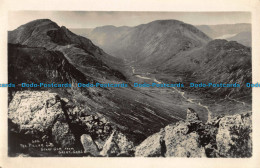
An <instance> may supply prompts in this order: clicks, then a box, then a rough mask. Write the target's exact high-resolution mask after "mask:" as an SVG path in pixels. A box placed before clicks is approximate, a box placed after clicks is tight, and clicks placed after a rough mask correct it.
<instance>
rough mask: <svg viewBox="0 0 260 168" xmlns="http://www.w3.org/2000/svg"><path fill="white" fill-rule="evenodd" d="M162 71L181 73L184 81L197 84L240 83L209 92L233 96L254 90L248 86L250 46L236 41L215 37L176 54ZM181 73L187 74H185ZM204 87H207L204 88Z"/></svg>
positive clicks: (250, 78) (163, 66)
mask: <svg viewBox="0 0 260 168" xmlns="http://www.w3.org/2000/svg"><path fill="white" fill-rule="evenodd" d="M158 72H159V73H164V74H168V75H170V76H171V75H174V74H175V76H176V73H179V74H180V75H179V76H182V81H183V82H186V83H189V82H195V83H196V82H197V83H201V82H204V83H238V84H241V85H243V86H241V87H239V88H235V89H230V88H221V89H219V88H212V89H206V90H207V93H212V94H214V95H219V96H221V95H229V96H231V97H243V96H250V95H251V89H250V88H247V87H245V84H246V83H251V82H252V62H251V49H250V48H248V47H245V46H243V45H241V44H239V43H237V42H235V41H230V42H229V41H227V40H212V41H210V42H209V43H208V44H207V45H205V46H203V47H201V48H197V49H195V50H192V51H189V52H184V53H180V54H177V55H176V56H175V57H173V58H172V59H170V60H168V62H167V63H166V64H164V65H162V66H161V67H160V68H159V70H158ZM182 74H186V75H185V76H183V75H182ZM204 89H205V88H204Z"/></svg>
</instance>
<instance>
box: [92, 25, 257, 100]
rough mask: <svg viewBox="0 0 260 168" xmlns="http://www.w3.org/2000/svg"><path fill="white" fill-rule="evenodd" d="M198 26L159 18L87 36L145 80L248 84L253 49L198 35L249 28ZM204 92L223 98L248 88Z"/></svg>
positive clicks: (247, 91)
mask: <svg viewBox="0 0 260 168" xmlns="http://www.w3.org/2000/svg"><path fill="white" fill-rule="evenodd" d="M197 28H198V29H197ZM197 28H196V27H194V26H192V25H188V24H185V23H183V22H180V21H177V20H158V21H153V22H151V23H148V24H143V25H139V26H136V27H114V26H104V27H98V28H95V29H94V30H93V31H92V32H90V34H89V38H90V39H92V40H93V41H95V42H96V44H98V45H100V46H102V47H103V48H104V49H105V50H106V51H108V52H110V53H111V54H113V55H115V56H117V57H120V58H124V59H125V60H126V62H128V64H129V66H132V67H133V68H134V74H143V76H144V75H147V74H148V77H151V76H155V77H156V78H157V79H158V80H159V79H160V80H162V81H164V82H166V83H167V82H176V81H178V82H184V83H189V82H198V83H201V82H205V83H208V82H210V83H239V84H240V85H245V83H246V82H251V78H252V76H251V71H252V68H251V65H252V64H251V50H250V49H249V48H248V47H245V46H243V45H240V44H238V43H236V42H232V41H230V42H227V41H226V40H211V39H210V37H208V36H207V35H205V34H204V33H203V32H202V31H204V32H205V33H206V34H207V31H206V30H208V29H209V31H208V32H210V31H213V30H214V32H215V34H214V33H213V34H214V36H213V35H211V37H213V38H214V37H216V36H219V35H223V34H225V33H231V32H232V33H239V32H241V31H244V30H250V29H251V25H250V24H236V25H216V26H197ZM199 29H200V30H202V31H200V30H199ZM208 34H209V33H208ZM166 76H167V77H166ZM188 89H189V88H188ZM206 90H207V91H208V92H209V93H212V94H213V95H216V96H222V98H225V97H226V96H231V97H232V96H234V95H236V96H237V97H241V96H245V95H251V89H248V88H246V87H240V88H235V89H232V90H231V89H227V88H222V89H221V90H219V88H210V89H206ZM205 93H206V92H205Z"/></svg>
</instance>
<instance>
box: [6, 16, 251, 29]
mask: <svg viewBox="0 0 260 168" xmlns="http://www.w3.org/2000/svg"><path fill="white" fill-rule="evenodd" d="M8 17H9V18H8V21H9V23H8V29H9V30H13V29H15V28H17V27H18V26H20V25H22V24H25V23H27V22H29V21H32V20H35V19H43V18H48V19H51V20H52V21H54V22H56V23H57V24H58V25H59V26H62V25H63V26H66V27H67V28H94V27H97V26H104V25H114V26H136V25H139V24H143V23H148V22H151V21H153V20H162V19H177V20H181V21H183V22H185V23H189V24H193V25H202V24H208V25H215V24H234V23H251V15H250V13H248V12H85V11H77V12H76V11H15V12H9V15H8Z"/></svg>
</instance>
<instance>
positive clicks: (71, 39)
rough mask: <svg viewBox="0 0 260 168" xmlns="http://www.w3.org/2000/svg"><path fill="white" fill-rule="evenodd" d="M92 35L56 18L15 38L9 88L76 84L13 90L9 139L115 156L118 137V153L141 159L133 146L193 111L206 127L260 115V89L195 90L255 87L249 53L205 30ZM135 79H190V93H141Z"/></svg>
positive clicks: (170, 27) (168, 23)
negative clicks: (256, 107)
mask: <svg viewBox="0 0 260 168" xmlns="http://www.w3.org/2000/svg"><path fill="white" fill-rule="evenodd" d="M82 31H83V30H80V31H79V32H81V33H82ZM83 32H84V31H83ZM86 36H89V39H88V38H85V37H82V36H79V35H77V34H74V33H73V32H71V31H70V30H69V29H67V28H66V27H65V26H61V27H60V26H58V25H57V24H56V23H55V22H53V21H51V20H49V19H40V20H35V21H32V22H29V23H27V24H25V25H22V26H20V27H18V28H17V29H15V30H13V31H10V32H9V34H8V82H10V83H16V84H20V83H32V82H33V83H52V82H53V83H71V84H72V85H73V86H74V87H71V88H40V89H33V88H28V89H25V88H22V87H20V86H19V85H18V86H19V87H17V88H9V109H10V110H9V125H10V127H9V133H10V135H14V137H20V136H21V135H26V137H27V138H28V139H26V138H25V139H22V140H21V141H19V143H22V144H26V143H28V141H31V140H32V139H35V138H36V139H37V140H39V141H40V142H45V141H44V140H43V139H44V138H43V137H45V139H47V140H46V143H47V144H48V145H49V143H52V144H54V146H55V147H66V146H70V147H75V148H76V149H77V150H83V149H84V150H85V151H89V150H91V151H92V152H90V153H91V154H93V155H94V156H99V155H100V154H102V155H109V156H110V155H111V156H114V154H108V152H109V151H106V152H104V151H103V150H104V149H106V148H109V149H110V148H112V147H111V146H110V147H106V146H105V144H107V143H108V141H112V140H113V143H115V144H116V145H115V146H117V148H119V149H118V151H117V152H116V154H115V155H117V156H118V155H120V154H122V153H123V152H126V151H127V154H126V155H127V156H132V155H133V152H134V151H133V150H134V148H133V146H136V145H139V144H140V143H141V142H143V141H144V140H145V139H146V138H147V137H149V136H150V135H152V134H154V133H156V132H159V131H160V130H161V129H162V128H164V127H166V126H167V125H169V124H172V123H178V122H181V121H185V119H186V116H187V109H193V110H195V111H196V115H198V117H199V118H200V121H201V122H203V123H208V122H211V120H213V118H216V117H218V116H225V115H235V114H241V115H244V114H245V113H250V112H251V111H252V103H251V101H252V98H251V96H252V91H251V89H250V88H245V87H240V88H190V87H189V86H188V83H189V82H194V83H200V82H212V83H240V84H243V83H246V82H250V81H251V80H252V67H251V48H249V47H246V46H243V45H241V44H239V43H237V42H234V41H227V40H212V39H211V38H210V37H208V36H207V35H206V34H205V33H203V32H202V31H200V30H199V29H197V28H196V27H195V26H193V25H190V24H186V23H184V22H181V21H177V20H157V21H153V22H150V23H147V24H142V25H138V26H136V27H115V26H104V27H100V28H95V29H91V30H88V32H86ZM92 41H93V42H92ZM77 83H86V84H87V83H113V84H122V83H127V84H128V85H129V86H128V87H126V88H120V87H119V88H101V87H93V88H91V87H76V86H77ZM134 83H140V84H142V83H149V84H152V83H157V84H162V83H183V84H184V86H185V87H183V88H175V87H173V88H157V87H152V88H147V87H134V86H133V84H134ZM57 97H58V98H57ZM41 99H43V100H44V102H41V101H40V100H41ZM27 102H28V103H27ZM30 102H34V103H31V104H30ZM46 102H48V103H46ZM49 102H51V103H49ZM49 104H52V106H49ZM43 109H45V111H46V112H48V113H44V111H43ZM17 114H19V115H17ZM20 114H23V115H20ZM47 114H52V115H51V116H48V115H47ZM41 115H43V117H41ZM33 116H34V117H35V118H37V120H36V119H34V117H33ZM89 118H91V119H89ZM63 131H65V132H66V133H64V134H63V133H62V132H63ZM121 134H122V135H121ZM46 136H47V137H48V138H46ZM59 136H60V138H59ZM89 139H90V140H89ZM92 141H93V142H92ZM13 143H14V144H13ZM92 143H93V145H88V146H87V147H86V145H84V144H92ZM110 143H112V142H110ZM10 144H13V145H14V146H19V144H16V142H10ZM120 144H121V145H122V144H123V146H120ZM124 144H127V145H129V146H130V147H129V149H127V150H126V146H124ZM110 145H111V144H110ZM95 146H97V147H95ZM100 146H101V147H100ZM112 146H113V145H112ZM10 148H11V147H10ZM17 148H18V149H19V147H17ZM17 148H12V150H11V152H10V153H11V155H16V152H17V153H18V154H19V150H17ZM86 148H88V149H86ZM90 148H91V149H90ZM96 148H97V149H96ZM27 152H28V151H27ZM25 153H26V152H25ZM29 153H30V152H29ZM32 153H33V154H30V155H33V156H34V155H35V154H36V155H37V152H32ZM119 153H120V154H119ZM43 155H44V154H43ZM83 155H84V154H83ZM86 155H88V154H86ZM84 156H85V155H84Z"/></svg>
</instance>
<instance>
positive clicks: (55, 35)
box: [8, 19, 124, 79]
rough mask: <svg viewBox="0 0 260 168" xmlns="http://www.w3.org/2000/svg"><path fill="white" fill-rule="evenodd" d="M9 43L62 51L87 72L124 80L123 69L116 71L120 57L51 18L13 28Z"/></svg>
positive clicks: (9, 34) (77, 66) (97, 75)
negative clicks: (59, 24)
mask: <svg viewBox="0 0 260 168" xmlns="http://www.w3.org/2000/svg"><path fill="white" fill-rule="evenodd" d="M8 42H9V43H12V44H21V45H26V46H28V47H41V48H46V49H47V50H54V51H60V52H62V53H63V54H64V56H65V57H66V58H67V59H68V60H69V62H70V63H72V64H73V65H74V66H75V67H76V68H78V69H80V70H81V71H82V72H84V73H85V74H88V75H92V76H95V77H100V78H103V77H107V78H109V77H110V78H112V79H115V78H114V77H117V78H119V79H124V76H123V75H122V74H121V73H120V72H118V71H116V70H114V68H117V65H118V66H119V65H120V63H121V61H120V59H116V58H115V57H112V56H110V55H108V54H106V53H105V52H104V51H103V50H102V49H100V48H99V47H97V46H95V45H94V44H93V43H92V42H91V41H90V40H88V39H86V38H84V37H81V36H77V35H75V34H73V33H72V32H71V31H70V30H68V29H67V28H66V27H64V26H62V27H59V26H58V25H57V24H56V23H54V22H52V21H51V20H49V19H39V20H35V21H32V22H29V23H27V24H25V25H22V26H20V27H18V28H17V29H15V30H13V31H10V32H9V33H8ZM111 67H112V68H111Z"/></svg>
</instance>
